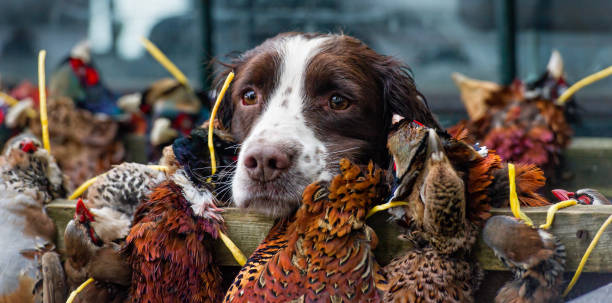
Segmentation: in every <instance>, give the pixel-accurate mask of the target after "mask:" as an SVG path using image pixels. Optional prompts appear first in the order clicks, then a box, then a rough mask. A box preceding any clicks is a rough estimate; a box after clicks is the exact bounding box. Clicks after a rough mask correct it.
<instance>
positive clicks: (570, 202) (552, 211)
mask: <svg viewBox="0 0 612 303" xmlns="http://www.w3.org/2000/svg"><path fill="white" fill-rule="evenodd" d="M576 204H578V202H576V200H574V199H571V200H565V201H561V202H559V203H555V204H553V205H552V206H551V207H549V208H548V211H547V213H546V224H542V225H540V228H541V229H549V228H550V226H551V225H552V223H553V220H554V219H555V213H557V211H558V210H559V209H562V208H566V207H570V206H574V205H576Z"/></svg>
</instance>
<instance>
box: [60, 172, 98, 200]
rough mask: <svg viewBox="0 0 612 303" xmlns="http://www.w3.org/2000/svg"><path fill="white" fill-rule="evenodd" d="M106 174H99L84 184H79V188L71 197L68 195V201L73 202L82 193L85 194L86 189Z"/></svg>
mask: <svg viewBox="0 0 612 303" xmlns="http://www.w3.org/2000/svg"><path fill="white" fill-rule="evenodd" d="M105 174H106V173H104V174H101V175H99V176H95V177H93V178H91V179H89V180H87V181H85V183H83V184H81V186H79V187H78V188H77V189H76V190H75V191H74V192H73V193H72V195H70V196H69V197H68V200H75V199H76V198H78V197H80V196H81V195H82V194H83V192H85V191H86V190H87V188H89V187H90V186H91V185H92V184H94V182H96V180H98V178H99V177H102V176H104V175H105Z"/></svg>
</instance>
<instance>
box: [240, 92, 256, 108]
mask: <svg viewBox="0 0 612 303" xmlns="http://www.w3.org/2000/svg"><path fill="white" fill-rule="evenodd" d="M256 103H257V93H256V92H255V91H254V90H252V89H251V90H248V91H246V92H245V93H244V94H242V104H244V105H253V104H256Z"/></svg>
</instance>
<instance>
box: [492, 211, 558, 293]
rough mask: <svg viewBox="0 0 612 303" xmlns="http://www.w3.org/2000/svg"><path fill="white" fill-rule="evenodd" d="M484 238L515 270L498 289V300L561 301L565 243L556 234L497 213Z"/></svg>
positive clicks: (511, 268)
mask: <svg viewBox="0 0 612 303" xmlns="http://www.w3.org/2000/svg"><path fill="white" fill-rule="evenodd" d="M483 239H484V241H485V243H487V245H489V247H491V248H492V249H493V251H494V252H495V254H496V255H497V256H498V257H499V258H500V259H501V260H502V261H503V262H504V264H506V266H508V267H509V268H510V270H512V272H513V274H514V280H513V281H510V282H508V283H506V284H505V285H504V286H503V287H502V288H501V289H500V290H499V291H498V293H497V296H496V297H495V302H496V303H506V302H507V303H510V302H513V303H554V302H562V300H561V287H562V284H563V271H564V268H565V247H564V246H563V244H561V242H559V241H558V240H556V239H555V237H554V236H553V235H551V234H549V233H548V232H546V231H544V230H542V229H536V228H533V227H530V226H528V225H527V224H525V223H523V222H521V221H519V220H518V219H515V218H512V217H508V216H495V217H492V218H491V219H489V221H488V222H487V225H486V226H485V228H484V230H483Z"/></svg>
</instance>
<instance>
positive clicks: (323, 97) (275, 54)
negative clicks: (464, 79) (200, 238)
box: [218, 32, 439, 217]
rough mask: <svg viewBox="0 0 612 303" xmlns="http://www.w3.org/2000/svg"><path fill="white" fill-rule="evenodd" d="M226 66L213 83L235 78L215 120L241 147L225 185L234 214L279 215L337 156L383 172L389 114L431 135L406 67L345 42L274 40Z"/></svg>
mask: <svg viewBox="0 0 612 303" xmlns="http://www.w3.org/2000/svg"><path fill="white" fill-rule="evenodd" d="M226 67H227V70H225V72H223V73H221V75H219V77H218V79H220V80H221V81H219V83H220V82H222V80H223V79H225V77H226V75H227V74H228V73H229V72H230V71H231V70H233V71H234V72H235V74H236V77H235V80H234V82H233V83H232V85H231V87H230V91H229V92H228V94H227V95H226V97H225V98H224V100H223V103H222V104H221V109H220V111H221V112H220V114H219V115H220V120H221V122H222V124H223V125H224V126H225V127H227V128H229V130H230V131H231V133H232V134H233V136H234V137H235V139H236V140H238V141H239V142H240V143H241V146H240V151H239V156H238V162H237V164H236V168H235V173H234V176H233V180H232V197H233V200H234V203H235V204H236V206H238V207H241V208H247V209H253V210H256V211H259V212H262V213H265V214H268V215H270V216H274V217H284V216H287V215H289V214H291V212H292V211H294V210H295V209H296V208H297V207H298V206H299V204H300V201H301V194H302V191H303V190H304V188H305V187H306V186H307V185H308V184H310V183H312V182H314V181H318V180H325V179H330V178H331V177H332V175H333V174H335V173H336V172H337V171H338V162H339V159H340V158H343V157H345V158H348V159H350V160H351V161H354V162H356V163H359V164H367V163H368V162H369V161H370V160H373V161H374V162H375V163H376V164H377V165H379V166H380V167H389V155H388V152H387V148H386V141H387V133H388V131H389V129H390V127H391V124H392V117H394V115H399V116H401V117H404V118H407V119H411V120H412V119H414V120H417V121H419V122H421V123H423V124H425V125H427V126H429V127H437V128H439V124H438V122H437V121H436V119H435V118H434V117H433V116H432V114H431V112H430V111H429V108H428V106H427V104H426V101H425V98H424V97H423V96H422V95H421V94H420V93H419V92H418V91H417V89H416V88H415V84H414V80H413V79H412V77H411V74H410V71H409V69H408V67H407V66H406V65H405V64H403V63H401V62H399V61H397V60H396V59H394V58H392V57H389V56H384V55H380V54H378V53H376V52H375V51H373V50H372V49H370V48H369V47H368V46H367V45H365V44H364V43H363V42H361V41H359V40H358V39H355V38H353V37H350V36H346V35H342V34H305V33H295V32H293V33H284V34H280V35H278V36H276V37H274V38H270V39H268V40H266V41H265V42H263V43H262V44H261V45H259V46H257V47H255V48H254V49H252V50H249V51H247V52H245V53H243V54H242V55H241V56H239V57H238V58H236V59H234V60H233V61H232V62H231V63H229V64H226Z"/></svg>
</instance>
